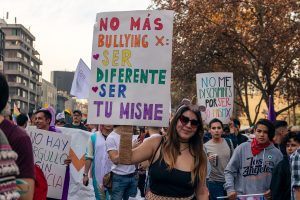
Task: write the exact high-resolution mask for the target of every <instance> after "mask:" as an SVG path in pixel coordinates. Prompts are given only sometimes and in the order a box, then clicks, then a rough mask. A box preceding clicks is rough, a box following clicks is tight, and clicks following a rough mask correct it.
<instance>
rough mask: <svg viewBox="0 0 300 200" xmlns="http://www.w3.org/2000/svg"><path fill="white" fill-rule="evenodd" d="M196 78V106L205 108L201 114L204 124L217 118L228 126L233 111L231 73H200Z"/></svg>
mask: <svg viewBox="0 0 300 200" xmlns="http://www.w3.org/2000/svg"><path fill="white" fill-rule="evenodd" d="M196 78H197V97H198V104H199V105H200V106H204V107H205V108H206V110H205V111H203V112H201V116H202V118H203V120H204V121H205V123H206V124H208V123H209V122H210V121H211V120H212V119H213V118H218V119H219V120H221V121H222V122H223V123H224V124H228V122H229V121H230V117H231V116H232V111H233V100H234V85H233V73H230V72H217V73H201V74H197V77H196Z"/></svg>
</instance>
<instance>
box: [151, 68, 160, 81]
mask: <svg viewBox="0 0 300 200" xmlns="http://www.w3.org/2000/svg"><path fill="white" fill-rule="evenodd" d="M149 71H150V73H151V75H152V77H151V84H154V81H155V74H158V70H157V69H155V70H149Z"/></svg>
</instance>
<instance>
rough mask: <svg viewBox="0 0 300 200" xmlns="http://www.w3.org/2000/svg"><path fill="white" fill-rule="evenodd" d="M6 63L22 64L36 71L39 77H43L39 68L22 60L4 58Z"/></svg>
mask: <svg viewBox="0 0 300 200" xmlns="http://www.w3.org/2000/svg"><path fill="white" fill-rule="evenodd" d="M4 62H19V63H22V64H23V65H25V66H27V67H30V69H32V70H33V71H35V72H36V73H37V74H38V75H42V72H41V71H39V70H38V69H37V68H35V67H32V66H31V65H30V64H28V63H27V62H25V61H24V60H23V59H22V58H8V57H4Z"/></svg>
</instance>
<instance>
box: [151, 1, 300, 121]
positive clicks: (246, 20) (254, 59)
mask: <svg viewBox="0 0 300 200" xmlns="http://www.w3.org/2000/svg"><path fill="white" fill-rule="evenodd" d="M152 8H157V9H171V10H174V11H175V21H174V40H173V60H172V80H173V83H175V84H173V86H175V87H173V88H172V91H173V94H175V96H176V97H175V98H174V99H175V103H176V101H178V100H179V99H181V98H182V97H191V96H193V95H194V94H195V86H194V87H191V85H195V80H196V78H195V76H196V74H197V73H203V72H214V71H231V72H233V73H234V80H235V89H236V94H237V98H236V101H235V102H236V103H237V104H238V105H239V106H240V107H241V108H242V109H243V112H244V113H246V115H247V118H248V121H249V124H253V123H255V121H256V119H257V115H256V116H255V117H254V120H252V118H251V117H250V114H249V99H248V97H249V95H252V94H257V93H259V94H261V96H262V99H261V101H260V102H257V108H256V109H257V112H256V113H257V114H258V111H259V108H260V106H261V103H263V102H264V103H265V104H267V105H268V102H269V95H271V96H273V97H274V96H276V97H277V98H284V99H285V100H287V101H289V102H291V103H290V105H289V106H288V107H287V108H284V109H282V110H277V114H280V113H282V112H283V111H285V110H287V109H288V108H290V107H293V106H295V105H297V104H299V102H300V85H299V84H300V78H299V77H300V66H299V65H300V3H299V1H288V0H278V1H275V0H257V1H251V0H248V1H247V0H240V1H238V0H231V1H229V0H228V1H226V0H224V1H221V0H190V1H188V0H176V1H175V0H152ZM173 96H174V95H173ZM242 97H244V98H242Z"/></svg>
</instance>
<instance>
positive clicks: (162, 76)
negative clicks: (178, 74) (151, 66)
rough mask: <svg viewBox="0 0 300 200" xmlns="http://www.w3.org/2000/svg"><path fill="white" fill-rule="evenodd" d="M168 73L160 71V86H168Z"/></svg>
mask: <svg viewBox="0 0 300 200" xmlns="http://www.w3.org/2000/svg"><path fill="white" fill-rule="evenodd" d="M166 73H167V70H165V69H164V70H159V76H158V84H166Z"/></svg>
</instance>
